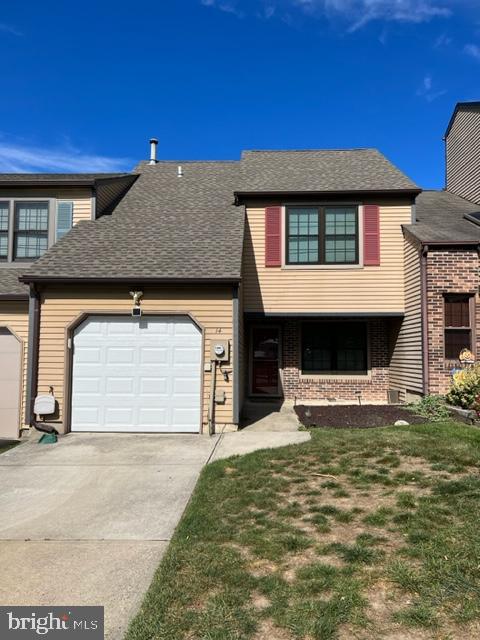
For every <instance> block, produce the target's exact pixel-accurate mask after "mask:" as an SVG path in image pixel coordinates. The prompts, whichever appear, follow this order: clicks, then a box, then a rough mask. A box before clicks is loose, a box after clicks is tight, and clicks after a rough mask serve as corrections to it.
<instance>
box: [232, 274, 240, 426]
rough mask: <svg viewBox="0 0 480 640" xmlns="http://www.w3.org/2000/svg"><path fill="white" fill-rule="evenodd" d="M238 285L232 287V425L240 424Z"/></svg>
mask: <svg viewBox="0 0 480 640" xmlns="http://www.w3.org/2000/svg"><path fill="white" fill-rule="evenodd" d="M238 289H239V287H238V284H236V285H234V287H233V400H232V403H233V409H232V412H233V423H234V424H236V425H238V424H239V423H240V305H239V300H238Z"/></svg>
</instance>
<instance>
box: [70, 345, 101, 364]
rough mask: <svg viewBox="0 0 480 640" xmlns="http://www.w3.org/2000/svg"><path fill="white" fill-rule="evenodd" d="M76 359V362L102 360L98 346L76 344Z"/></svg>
mask: <svg viewBox="0 0 480 640" xmlns="http://www.w3.org/2000/svg"><path fill="white" fill-rule="evenodd" d="M76 347H77V349H76V358H75V359H76V361H77V362H78V364H82V363H84V362H85V363H89V364H90V363H92V364H94V363H97V362H101V360H102V351H101V349H100V347H94V348H92V347H83V346H79V345H76Z"/></svg>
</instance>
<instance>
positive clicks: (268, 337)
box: [251, 327, 280, 396]
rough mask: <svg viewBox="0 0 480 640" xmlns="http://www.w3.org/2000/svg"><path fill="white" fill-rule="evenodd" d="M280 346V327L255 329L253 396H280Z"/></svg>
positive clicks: (253, 335)
mask: <svg viewBox="0 0 480 640" xmlns="http://www.w3.org/2000/svg"><path fill="white" fill-rule="evenodd" d="M279 345H280V330H279V328H278V327H253V329H252V352H251V353H252V394H254V395H268V396H278V395H279V364H280V363H279Z"/></svg>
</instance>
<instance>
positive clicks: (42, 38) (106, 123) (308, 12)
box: [0, 0, 480, 188]
mask: <svg viewBox="0 0 480 640" xmlns="http://www.w3.org/2000/svg"><path fill="white" fill-rule="evenodd" d="M0 60H1V65H0V73H1V79H2V89H3V91H2V94H3V97H2V100H0V170H1V171H41V170H46V171H88V170H96V171H102V170H103V171H110V170H123V169H130V168H131V167H132V166H133V165H134V164H135V163H136V162H137V161H138V160H140V159H143V158H145V157H146V156H147V155H148V138H149V137H150V136H152V135H153V136H156V137H158V139H159V141H160V144H159V157H160V158H162V159H237V158H238V157H239V155H240V152H241V150H242V149H261V148H264V149H276V148H348V147H378V148H379V149H380V150H381V151H383V152H384V153H385V154H386V155H387V156H388V157H389V158H390V159H391V160H392V161H393V162H395V163H396V164H397V165H398V166H399V167H400V168H401V169H403V170H404V171H405V172H406V173H407V174H408V175H410V176H411V177H412V178H413V179H414V180H416V181H417V182H418V183H419V184H420V185H421V186H423V187H424V188H440V187H442V186H443V179H444V167H443V142H442V135H443V133H444V130H445V127H446V125H447V123H448V119H449V117H450V114H451V111H452V109H453V106H454V104H455V103H456V102H457V101H462V100H478V99H480V7H479V3H478V0H154V1H151V0H143V1H141V2H137V3H133V2H125V1H124V0H116V1H115V2H113V1H112V0H95V1H92V0H82V2H81V3H73V2H65V1H64V0H62V1H60V0H44V1H43V2H41V3H40V2H38V1H37V0H35V1H33V0H25V1H24V2H21V3H16V2H11V3H8V4H7V3H2V8H1V10H0Z"/></svg>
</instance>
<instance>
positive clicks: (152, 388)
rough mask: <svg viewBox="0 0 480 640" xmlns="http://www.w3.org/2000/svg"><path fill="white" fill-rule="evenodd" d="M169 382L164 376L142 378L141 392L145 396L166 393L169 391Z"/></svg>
mask: <svg viewBox="0 0 480 640" xmlns="http://www.w3.org/2000/svg"><path fill="white" fill-rule="evenodd" d="M168 390H169V384H168V380H167V378H165V377H162V378H142V379H141V380H140V393H141V394H142V395H143V396H148V395H154V396H155V395H165V394H166V393H168Z"/></svg>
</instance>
